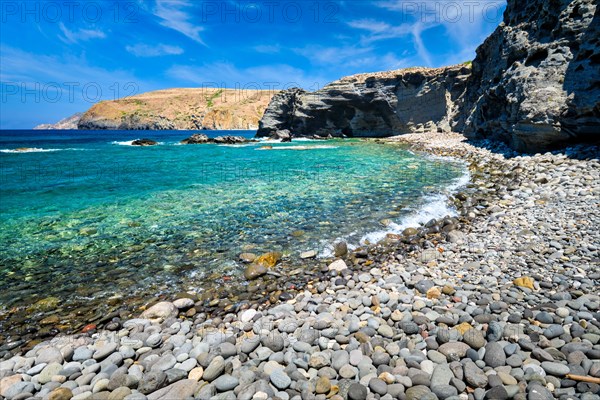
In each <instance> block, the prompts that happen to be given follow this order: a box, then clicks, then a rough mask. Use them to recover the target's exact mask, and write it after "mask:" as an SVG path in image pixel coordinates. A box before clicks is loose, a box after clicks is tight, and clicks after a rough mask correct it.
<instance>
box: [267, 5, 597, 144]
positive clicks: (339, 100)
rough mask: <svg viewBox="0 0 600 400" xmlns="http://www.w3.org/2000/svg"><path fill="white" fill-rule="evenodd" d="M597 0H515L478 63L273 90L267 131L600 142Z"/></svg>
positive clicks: (514, 141)
mask: <svg viewBox="0 0 600 400" xmlns="http://www.w3.org/2000/svg"><path fill="white" fill-rule="evenodd" d="M596 3H597V2H596V1H595V0H551V1H545V0H535V1H531V2H526V3H524V2H517V1H516V0H509V1H508V5H507V9H506V12H505V15H504V21H503V23H502V24H500V26H499V27H498V28H497V29H496V31H495V32H494V33H493V34H492V35H491V36H490V37H489V38H488V39H487V40H486V41H485V42H484V43H483V44H482V45H481V46H480V47H479V48H478V50H477V57H476V59H475V60H474V62H473V66H472V69H471V68H468V67H467V66H464V65H459V66H454V67H447V68H439V69H426V68H418V69H406V70H399V71H391V72H384V73H375V74H362V75H354V76H350V77H346V78H342V79H340V80H338V81H335V82H333V83H331V84H329V85H327V86H326V87H324V88H323V89H321V90H319V91H317V92H314V93H307V92H304V91H302V90H298V89H292V90H288V91H286V92H281V93H279V94H278V95H277V96H275V97H274V98H273V100H272V101H271V103H270V105H269V107H268V108H267V110H266V112H265V115H264V117H263V119H262V120H261V121H260V126H259V130H258V136H272V137H274V136H277V135H278V133H277V132H278V131H281V130H285V129H288V130H290V131H291V132H292V135H293V136H319V137H324V136H325V137H326V136H329V135H332V136H336V135H346V136H370V137H381V136H392V135H398V134H405V133H418V132H431V131H434V132H435V131H450V130H453V131H457V132H465V133H466V134H467V135H468V136H470V137H478V138H481V137H485V138H491V139H494V140H502V141H505V142H507V143H508V144H509V145H510V146H511V147H513V148H515V149H518V150H525V151H535V150H545V149H549V148H552V147H557V146H561V145H564V144H568V143H573V142H580V141H588V140H600V34H599V30H600V7H598V6H597V4H596Z"/></svg>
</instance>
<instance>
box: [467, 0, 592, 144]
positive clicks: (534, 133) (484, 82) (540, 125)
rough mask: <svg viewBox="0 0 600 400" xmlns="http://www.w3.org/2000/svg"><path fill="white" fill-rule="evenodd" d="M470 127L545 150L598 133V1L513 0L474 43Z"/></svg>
mask: <svg viewBox="0 0 600 400" xmlns="http://www.w3.org/2000/svg"><path fill="white" fill-rule="evenodd" d="M462 114H463V116H464V117H465V123H466V125H465V133H466V134H467V135H468V136H473V137H475V136H476V137H489V138H492V139H497V140H502V141H505V142H507V143H508V144H509V145H511V147H513V148H515V149H518V150H526V151H533V150H545V149H548V148H552V147H555V146H560V145H561V144H565V143H569V142H577V141H587V140H590V139H596V140H598V138H599V137H600V9H599V8H598V6H597V1H595V0H550V1H548V0H535V1H529V2H522V1H517V0H508V6H507V10H506V12H505V14H504V22H503V23H502V24H501V25H500V26H499V27H498V28H497V29H496V31H495V32H494V33H493V34H492V35H491V36H490V37H489V38H488V39H487V40H486V41H485V42H484V43H483V44H482V45H481V46H480V47H479V48H478V49H477V57H476V59H475V61H474V62H473V73H472V76H471V78H470V79H469V85H468V93H467V96H466V98H465V106H464V112H463V113H462Z"/></svg>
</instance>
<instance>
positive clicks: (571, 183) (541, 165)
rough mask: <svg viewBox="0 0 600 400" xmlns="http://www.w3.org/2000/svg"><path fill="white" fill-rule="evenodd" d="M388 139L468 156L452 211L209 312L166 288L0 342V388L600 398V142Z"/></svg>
mask: <svg viewBox="0 0 600 400" xmlns="http://www.w3.org/2000/svg"><path fill="white" fill-rule="evenodd" d="M386 142H387V144H386V145H389V146H394V145H396V144H397V143H400V144H401V145H403V146H406V145H408V146H410V148H411V149H412V150H413V151H416V152H425V153H429V154H435V155H438V156H444V157H453V158H458V159H461V160H463V161H465V162H466V163H467V164H468V165H469V169H470V172H471V182H470V183H469V184H468V185H467V187H466V188H462V189H460V190H461V191H460V192H458V193H455V194H454V195H453V196H452V197H451V198H450V199H449V201H450V202H452V204H453V205H454V206H455V207H456V209H457V211H458V215H457V216H454V217H447V218H442V219H439V220H434V221H430V222H428V223H427V224H425V225H424V226H415V227H412V228H408V229H406V230H405V231H404V232H403V233H402V234H390V235H388V236H387V237H386V238H385V239H384V240H383V241H381V242H380V243H377V244H367V245H365V246H362V247H359V248H356V249H348V248H347V246H345V245H344V244H343V243H341V244H340V243H338V244H336V246H335V257H330V258H325V259H317V260H314V259H313V257H314V256H315V254H309V252H307V253H306V254H304V256H305V257H306V259H307V260H311V263H312V264H311V265H314V264H315V263H317V267H316V268H317V270H316V272H315V273H314V274H313V275H311V279H310V281H309V282H308V283H307V284H306V285H305V286H304V287H302V289H301V290H298V291H296V292H294V294H293V295H289V294H288V293H282V291H281V290H282V288H278V287H273V288H272V291H273V292H274V293H277V296H275V298H274V299H273V301H269V302H267V303H247V304H245V305H244V306H243V307H240V308H239V309H235V310H233V309H232V310H231V311H230V312H223V313H220V314H219V315H212V314H210V313H209V312H203V311H202V309H201V306H202V304H203V302H201V301H199V297H198V294H197V293H188V294H187V295H181V294H180V295H178V296H174V297H173V298H170V299H166V300H164V299H161V301H158V302H156V301H155V302H150V303H149V304H148V305H147V307H145V310H143V311H142V310H141V311H142V312H141V314H140V315H139V317H137V318H134V319H129V320H115V321H113V322H112V323H110V324H107V325H106V326H104V329H102V330H96V329H89V330H88V331H87V332H85V333H80V334H77V335H71V336H57V337H55V338H53V339H51V340H48V341H44V342H41V343H38V344H36V345H35V346H33V347H31V348H23V349H20V348H16V349H11V351H3V359H2V360H1V361H0V396H1V398H3V399H8V400H24V399H49V400H69V399H73V400H84V399H94V400H96V399H98V400H121V399H126V400H143V399H149V400H152V399H173V400H176V399H282V400H287V399H294V400H296V399H333V400H338V399H351V400H364V399H386V400H387V399H402V400H404V399H406V400H423V399H424V400H435V399H450V400H469V399H476V400H479V399H491V400H501V399H522V400H545V399H565V400H566V399H581V400H593V399H600V295H599V294H600V229H598V226H599V224H600V161H599V159H600V149H598V148H597V147H591V146H577V147H572V148H567V149H565V150H563V151H561V152H555V153H545V154H536V155H521V154H518V153H515V152H514V151H512V150H508V149H506V148H504V147H502V146H500V145H498V144H495V145H488V143H486V142H478V143H473V144H471V143H468V142H467V141H466V139H465V138H464V137H463V136H461V135H458V134H439V133H435V134H434V133H432V134H415V135H403V136H401V137H396V138H390V139H386ZM261 258H262V259H263V260H264V259H267V260H268V259H269V257H268V256H266V257H261ZM273 261H274V262H273V264H277V260H273ZM265 268H266V269H267V270H268V269H270V268H268V267H265ZM272 268H273V271H276V267H272ZM311 268H312V267H311ZM277 273H278V274H280V275H281V274H283V275H284V276H285V271H278V272H277ZM270 274H271V272H264V271H263V272H261V273H260V275H262V277H261V279H263V280H268V279H269V276H270ZM246 277H247V278H249V279H254V278H255V276H248V275H247V276H246ZM279 281H281V279H280V280H279ZM192 309H193V310H194V312H190V310H192ZM225 311H227V310H225Z"/></svg>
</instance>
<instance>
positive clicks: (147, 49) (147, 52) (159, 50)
mask: <svg viewBox="0 0 600 400" xmlns="http://www.w3.org/2000/svg"><path fill="white" fill-rule="evenodd" d="M125 50H127V51H128V52H130V53H131V54H133V55H134V56H136V57H159V56H172V55H180V54H183V52H184V51H183V49H182V48H181V47H179V46H170V45H167V44H162V43H159V44H154V45H149V44H144V43H138V44H135V45H133V46H125Z"/></svg>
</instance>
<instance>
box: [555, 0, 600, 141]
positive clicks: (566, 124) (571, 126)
mask: <svg viewBox="0 0 600 400" xmlns="http://www.w3.org/2000/svg"><path fill="white" fill-rule="evenodd" d="M578 11H579V10H578V9H577V8H576V9H575V10H573V12H572V14H571V18H576V17H577V15H575V14H577V13H578ZM570 48H571V52H572V54H573V58H572V59H571V61H570V62H569V64H568V67H567V70H566V72H565V78H564V83H563V88H564V90H565V91H566V92H567V94H568V95H569V101H568V103H567V110H566V111H565V112H564V113H563V114H562V115H561V116H560V122H561V126H562V129H563V130H564V131H566V132H567V133H568V135H569V136H570V138H571V139H572V140H573V141H576V142H579V143H588V144H590V143H594V144H600V6H599V7H597V8H596V11H595V13H594V18H593V20H592V22H591V23H590V24H589V26H588V28H587V29H586V31H585V32H584V34H583V36H582V38H581V39H580V40H572V41H571V44H570Z"/></svg>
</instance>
